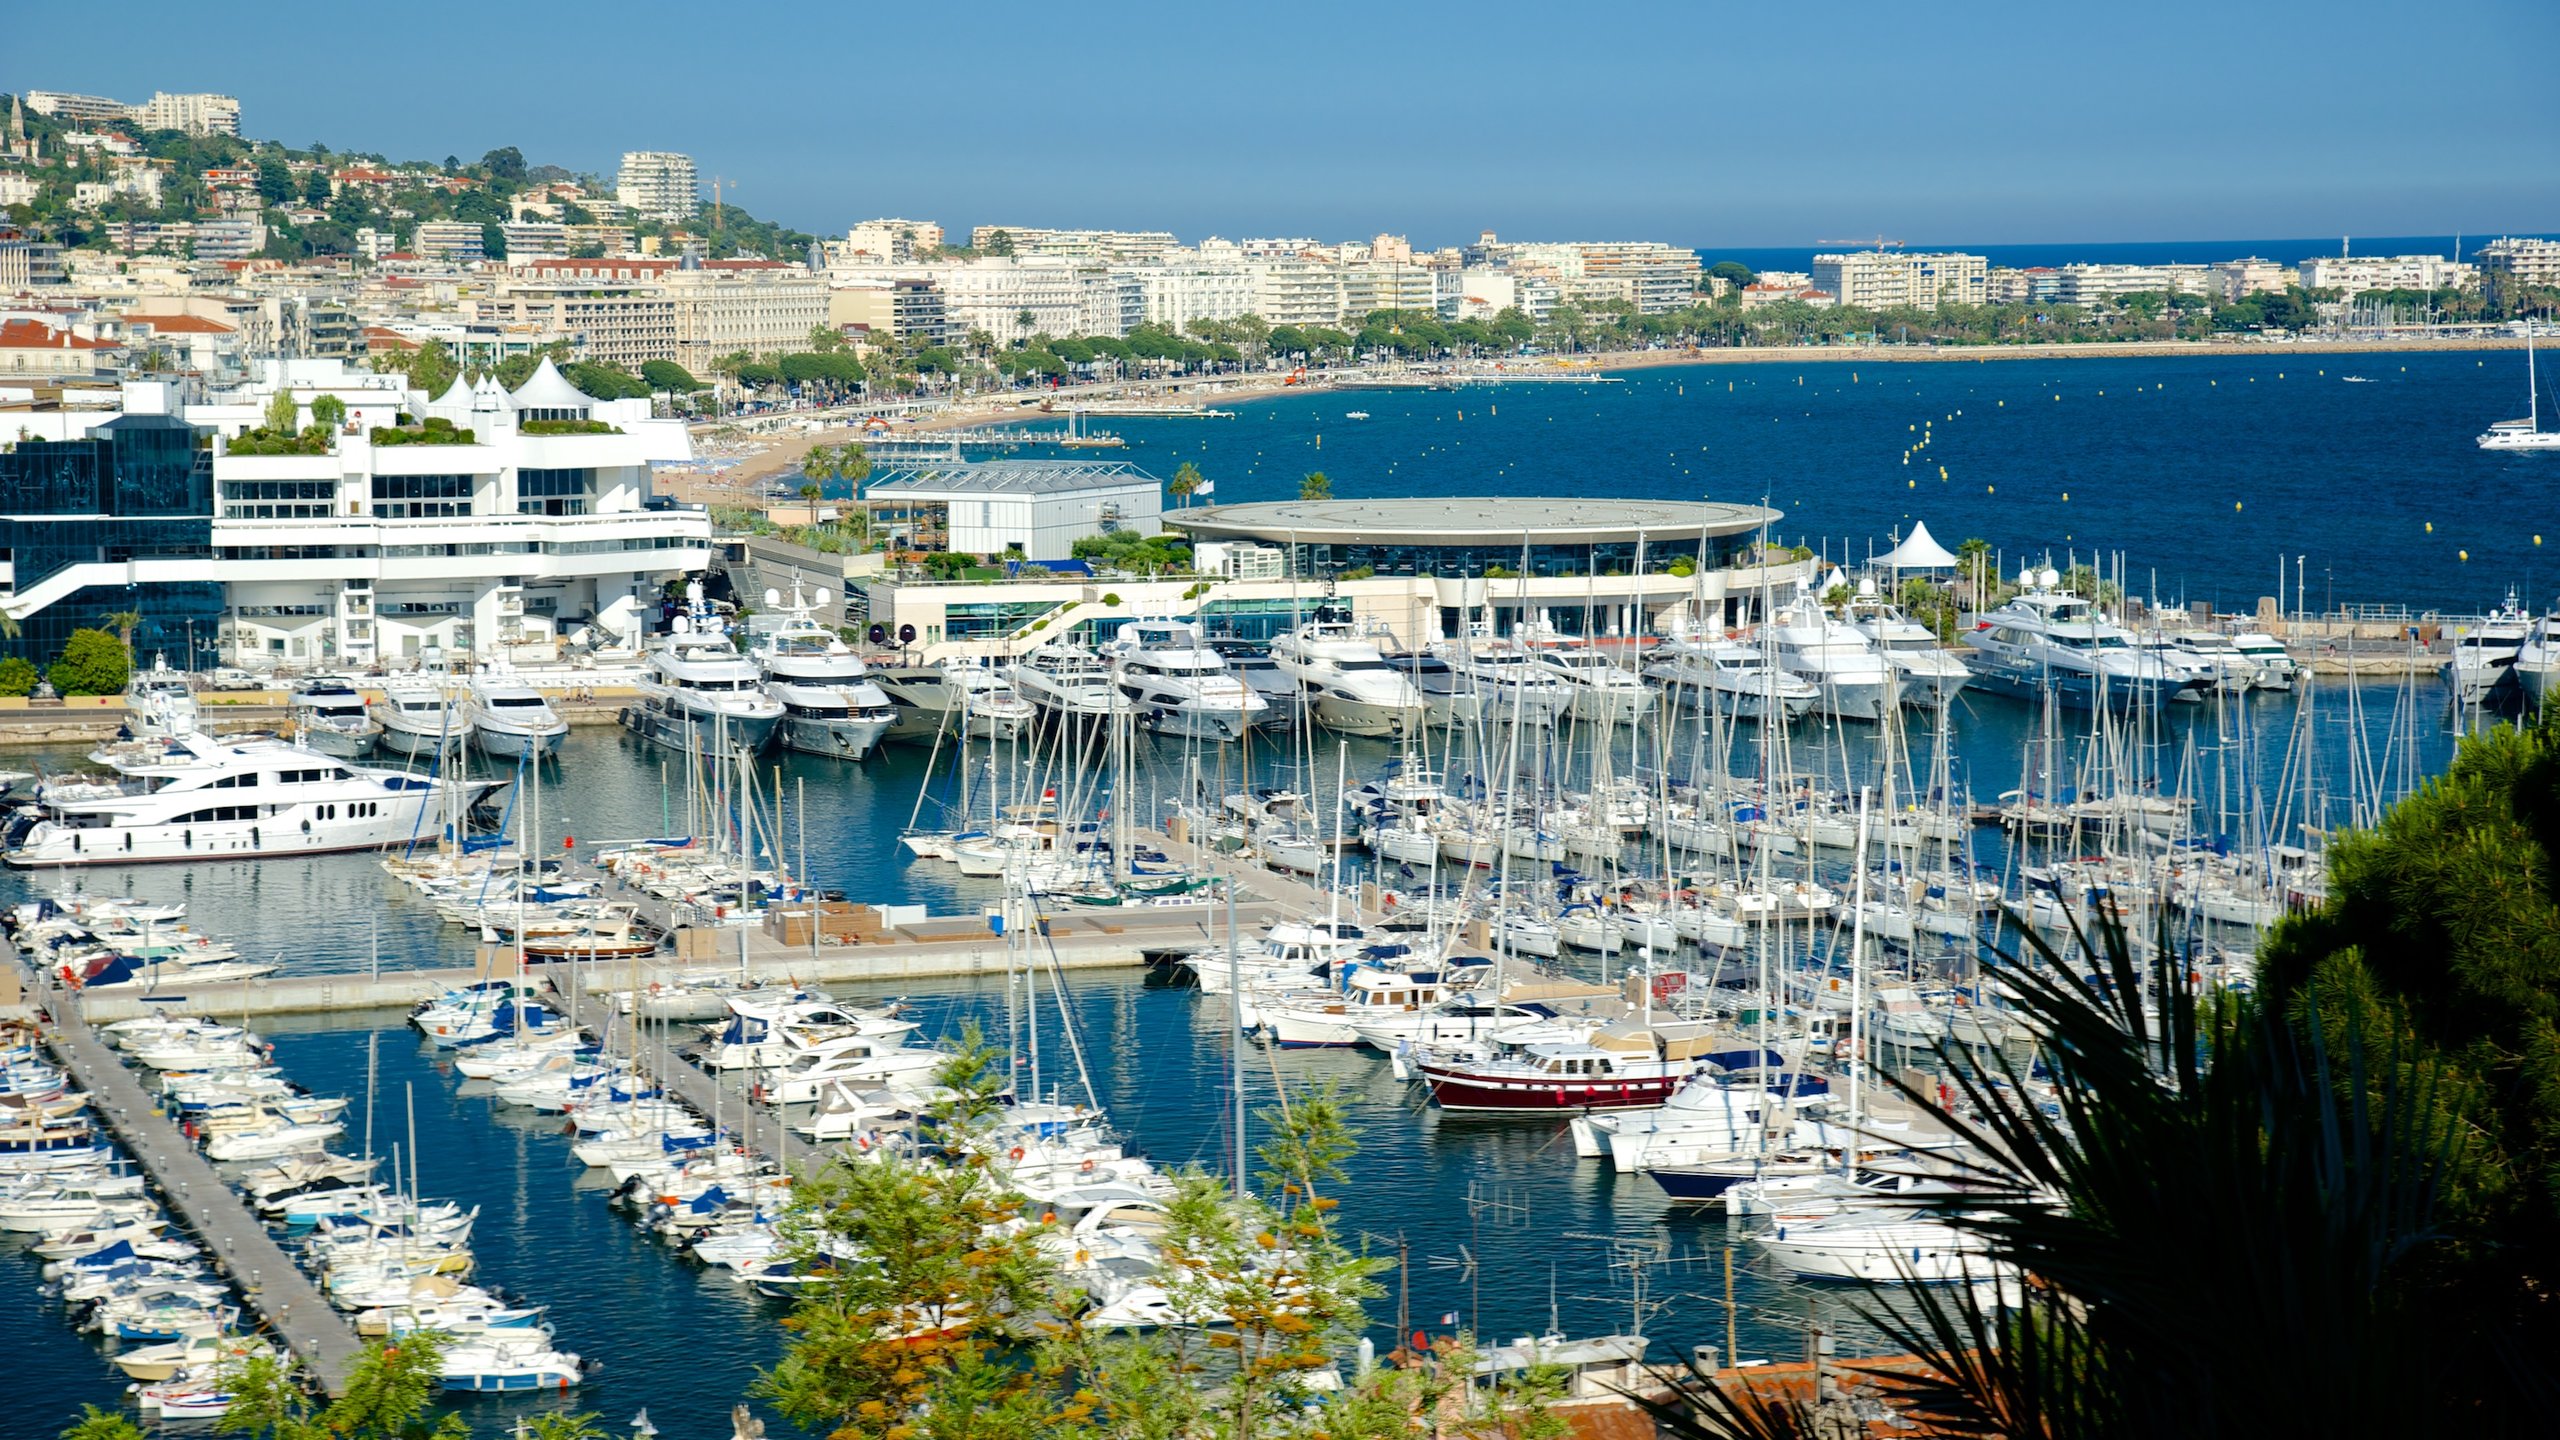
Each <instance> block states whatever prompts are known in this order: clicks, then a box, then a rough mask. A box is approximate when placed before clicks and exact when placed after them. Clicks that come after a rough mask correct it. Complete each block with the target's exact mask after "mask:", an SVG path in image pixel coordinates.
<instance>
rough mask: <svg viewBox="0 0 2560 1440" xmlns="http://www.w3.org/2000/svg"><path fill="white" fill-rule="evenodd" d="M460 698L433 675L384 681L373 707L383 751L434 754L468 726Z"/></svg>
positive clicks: (401, 753) (408, 676) (400, 753)
mask: <svg viewBox="0 0 2560 1440" xmlns="http://www.w3.org/2000/svg"><path fill="white" fill-rule="evenodd" d="M461 699H462V697H461V696H459V695H457V694H455V693H454V692H453V690H452V689H451V688H450V687H449V686H447V685H445V684H443V683H441V682H439V681H438V680H437V678H436V677H434V676H432V675H394V676H392V677H391V678H390V679H387V680H385V681H383V682H382V698H381V699H380V700H377V701H375V702H374V704H373V713H374V715H375V716H376V717H377V718H378V719H380V720H381V722H382V748H383V749H385V750H388V751H390V752H392V753H393V754H395V755H433V754H434V753H436V751H437V750H438V749H440V748H442V747H443V745H444V743H445V742H446V741H447V740H450V739H454V738H457V737H459V736H460V735H461V734H462V733H463V731H464V729H465V727H467V726H468V725H469V724H470V723H471V721H470V718H469V717H468V716H466V715H464V714H463V712H462V703H461Z"/></svg>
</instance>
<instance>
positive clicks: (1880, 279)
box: [1813, 250, 1991, 310]
mask: <svg viewBox="0 0 2560 1440" xmlns="http://www.w3.org/2000/svg"><path fill="white" fill-rule="evenodd" d="M1990 271H1991V264H1990V261H1988V260H1986V259H1985V258H1984V257H1982V256H1980V255H1962V254H1904V253H1901V252H1897V251H1891V250H1860V251H1855V252H1852V253H1849V254H1833V255H1816V256H1814V257H1813V286H1814V288H1815V289H1817V290H1820V291H1823V292H1825V293H1826V294H1829V295H1831V296H1834V297H1836V298H1837V299H1838V300H1839V302H1840V303H1841V304H1842V305H1848V306H1854V307H1856V308H1858V309H1861V310H1886V309H1892V308H1895V307H1898V306H1908V307H1910V308H1912V309H1914V310H1935V309H1937V308H1938V307H1939V306H1940V305H1942V304H1947V305H1979V304H1981V303H1983V301H1984V299H1985V298H1986V297H1987V296H1988V294H1989V288H1990Z"/></svg>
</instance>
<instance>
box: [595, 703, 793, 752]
mask: <svg viewBox="0 0 2560 1440" xmlns="http://www.w3.org/2000/svg"><path fill="white" fill-rule="evenodd" d="M620 718H621V721H622V727H623V728H624V729H626V730H629V731H630V732H631V733H632V734H634V735H637V736H639V737H640V738H641V739H643V740H647V741H650V742H652V743H654V744H658V745H664V746H666V747H667V748H668V749H670V750H693V751H696V752H698V753H699V754H702V755H704V756H706V757H709V758H711V759H715V760H725V759H730V758H733V757H735V756H736V755H737V754H738V753H739V752H740V751H741V750H743V751H744V752H745V753H747V754H750V755H753V754H757V753H759V752H761V751H762V750H763V749H764V747H765V745H766V743H767V742H768V741H770V740H772V738H773V732H774V729H775V727H776V726H778V725H779V724H780V723H781V721H782V717H781V716H779V715H750V716H744V717H740V716H735V715H732V716H728V717H726V720H725V723H724V722H723V720H722V719H721V718H720V717H716V716H703V715H697V714H693V713H692V712H690V711H683V710H667V709H662V708H660V707H659V706H657V705H655V704H650V703H642V704H637V705H627V706H624V707H623V710H622V715H621V717H620Z"/></svg>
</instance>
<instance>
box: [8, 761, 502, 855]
mask: <svg viewBox="0 0 2560 1440" xmlns="http://www.w3.org/2000/svg"><path fill="white" fill-rule="evenodd" d="M101 754H102V755H104V756H107V763H108V764H110V765H111V766H112V767H113V769H114V770H115V772H116V773H115V775H114V776H113V777H111V778H105V779H100V778H95V777H91V778H85V779H68V780H54V781H47V782H46V783H45V784H43V785H41V786H39V787H37V790H36V795H35V802H34V808H33V817H32V823H31V824H27V825H26V827H25V828H24V830H23V831H22V832H20V831H17V830H16V827H12V829H13V833H12V834H11V836H10V837H9V845H8V850H7V859H8V861H9V863H10V864H12V865H17V866H22V867H23V866H53V865H122V864H129V863H134V862H138V861H146V860H215V859H233V858H236V857H239V856H242V855H309V854H315V853H318V852H321V851H326V850H364V849H371V848H373V847H375V846H378V845H388V844H394V843H397V842H399V841H403V840H407V839H410V838H412V837H413V836H425V837H426V838H428V839H429V840H432V839H433V838H434V837H435V835H436V833H437V827H438V825H439V824H440V823H441V820H442V817H443V815H444V813H445V811H446V809H447V807H449V806H451V805H452V804H453V802H454V801H455V800H456V799H459V800H461V801H463V802H464V803H465V804H467V803H469V802H472V801H476V800H478V799H479V798H480V797H481V796H482V795H485V794H487V793H488V792H489V791H490V790H492V789H494V788H496V786H497V785H498V784H499V783H500V782H499V781H496V780H459V781H458V780H453V779H450V778H445V777H441V776H439V777H426V776H418V775H409V774H404V773H402V772H400V771H396V770H385V769H378V768H374V767H371V766H360V765H349V764H347V763H345V762H344V761H342V760H339V759H337V758H336V757H334V756H329V755H324V754H320V753H318V752H316V751H312V750H306V749H303V748H302V747H300V746H296V745H289V744H286V743H285V742H283V741H281V740H272V739H254V740H235V741H223V740H217V739H215V738H214V737H212V736H209V735H204V734H201V733H199V734H194V735H183V736H179V737H176V738H174V739H172V740H170V741H169V742H168V746H167V749H166V750H165V751H164V752H163V753H162V754H160V755H158V756H154V757H143V756H140V755H129V756H117V755H109V754H108V752H101ZM457 787H459V790H460V792H461V793H460V794H459V796H457V795H456V794H455V790H456V788H457Z"/></svg>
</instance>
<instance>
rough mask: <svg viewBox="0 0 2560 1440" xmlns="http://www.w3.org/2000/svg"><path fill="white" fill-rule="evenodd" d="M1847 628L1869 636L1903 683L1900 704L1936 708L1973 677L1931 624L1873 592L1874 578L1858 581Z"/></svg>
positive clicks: (1954, 696)
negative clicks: (1923, 622)
mask: <svg viewBox="0 0 2560 1440" xmlns="http://www.w3.org/2000/svg"><path fill="white" fill-rule="evenodd" d="M1848 608H1849V628H1850V629H1852V630H1855V631H1857V632H1858V633H1859V634H1860V635H1863V636H1865V637H1866V638H1867V643H1868V644H1869V645H1871V646H1873V647H1875V652H1876V654H1877V655H1878V656H1880V657H1882V659H1883V660H1884V663H1885V665H1886V666H1887V667H1888V668H1890V669H1891V670H1892V671H1893V675H1894V679H1896V680H1897V681H1899V682H1900V683H1901V688H1902V703H1903V704H1905V705H1916V706H1919V707H1920V708H1922V709H1926V710H1935V709H1937V708H1938V707H1939V706H1941V705H1944V704H1946V703H1948V702H1949V701H1951V700H1953V699H1955V698H1956V692H1958V691H1960V690H1962V689H1964V687H1965V686H1966V685H1968V684H1971V683H1972V681H1973V672H1972V671H1970V670H1968V669H1966V668H1965V665H1964V657H1963V656H1961V655H1958V654H1957V653H1956V652H1954V651H1953V650H1949V649H1947V648H1946V647H1945V646H1943V645H1940V644H1939V643H1938V637H1937V636H1936V635H1934V634H1931V633H1930V631H1929V627H1928V626H1926V625H1923V624H1921V623H1920V622H1919V621H1917V620H1914V619H1912V618H1911V617H1910V616H1908V615H1905V614H1903V613H1902V611H1901V610H1900V609H1899V608H1897V607H1895V606H1894V605H1891V604H1889V603H1887V602H1886V601H1885V600H1884V599H1883V598H1882V597H1880V596H1879V595H1877V594H1876V582H1875V581H1873V580H1871V579H1870V580H1861V581H1859V582H1858V593H1857V595H1856V597H1855V598H1853V599H1851V600H1850V602H1849V607H1848Z"/></svg>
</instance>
